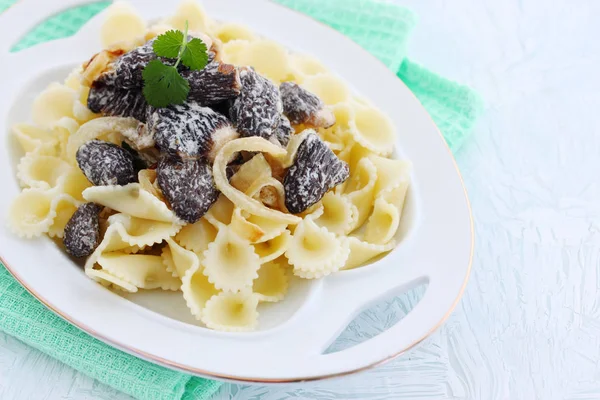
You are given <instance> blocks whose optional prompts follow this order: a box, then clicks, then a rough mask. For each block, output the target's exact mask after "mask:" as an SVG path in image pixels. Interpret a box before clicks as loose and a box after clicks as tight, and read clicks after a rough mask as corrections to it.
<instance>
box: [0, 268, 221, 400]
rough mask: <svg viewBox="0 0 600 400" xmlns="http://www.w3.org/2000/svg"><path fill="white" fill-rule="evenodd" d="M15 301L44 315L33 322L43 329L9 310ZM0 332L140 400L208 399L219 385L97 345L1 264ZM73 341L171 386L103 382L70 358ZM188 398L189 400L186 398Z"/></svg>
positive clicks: (103, 377)
mask: <svg viewBox="0 0 600 400" xmlns="http://www.w3.org/2000/svg"><path fill="white" fill-rule="evenodd" d="M15 299H19V300H20V302H25V304H27V305H26V306H25V308H26V309H27V310H28V312H29V313H30V314H34V315H42V314H44V315H45V320H44V321H43V322H42V321H39V320H38V321H35V322H39V324H40V325H43V326H44V328H43V329H42V326H40V325H37V324H36V323H32V321H31V318H29V319H27V318H25V319H23V318H22V316H21V315H20V313H18V312H16V310H14V309H11V308H9V307H10V305H11V304H15V303H14V301H15ZM21 308H23V307H21ZM0 329H1V330H2V331H3V332H5V333H6V334H8V335H10V336H12V337H14V338H15V339H17V340H19V341H21V342H23V343H25V344H26V345H28V346H31V347H33V348H35V349H37V350H39V351H41V352H42V353H44V354H47V355H48V356H50V357H52V358H54V359H56V360H58V361H60V362H62V363H64V364H65V365H68V366H69V367H71V368H73V369H75V370H77V371H80V372H82V373H84V374H85V375H87V376H89V377H91V378H93V379H97V380H98V381H100V382H103V383H104V384H106V385H108V386H111V387H113V388H114V389H117V390H119V391H121V392H124V393H127V394H128V395H130V396H133V397H135V398H138V399H140V400H144V399H146V398H147V397H148V396H151V397H152V398H154V399H165V400H167V399H168V400H171V399H180V398H185V396H187V394H188V393H193V394H194V395H195V397H192V398H193V399H195V400H200V399H208V398H209V397H210V396H212V394H214V392H215V391H216V390H217V389H218V387H219V386H220V385H221V382H217V381H211V380H207V379H203V378H198V377H193V376H190V375H186V374H184V373H181V372H178V371H173V370H170V369H167V368H165V367H162V366H159V365H156V364H152V363H150V362H148V361H145V360H142V359H139V358H137V357H135V356H132V355H130V354H127V353H125V352H123V351H121V350H119V349H117V348H114V347H112V346H109V345H107V344H105V343H103V342H100V341H99V340H97V339H95V338H94V337H92V336H90V335H89V334H87V333H86V332H84V331H82V330H80V329H79V328H78V327H76V326H74V325H71V324H70V323H69V322H68V321H66V320H64V319H62V318H61V317H60V316H59V315H57V314H55V313H54V312H52V311H51V310H49V309H48V308H46V307H45V306H44V305H43V304H42V303H40V302H39V301H38V300H37V299H36V298H35V297H33V296H32V295H31V294H30V293H29V292H28V291H27V290H26V289H25V288H24V287H23V286H21V284H20V283H19V282H18V281H17V280H16V279H15V278H14V277H13V276H12V274H10V273H9V271H8V269H6V267H5V266H4V265H3V264H2V263H0ZM58 330H60V331H62V332H63V333H64V338H65V340H61V341H60V342H57V341H56V340H54V339H53V338H52V332H53V331H58ZM73 340H75V341H77V342H80V343H85V344H86V345H88V346H90V347H89V349H90V351H91V352H93V351H95V350H98V349H100V348H101V349H102V352H103V354H104V356H105V357H107V358H114V359H120V360H121V361H122V362H127V363H128V364H130V363H131V362H135V363H139V364H138V366H139V367H140V368H150V370H147V371H149V374H151V375H153V374H157V373H162V372H164V373H166V374H167V375H168V376H169V378H168V381H170V382H171V384H170V385H169V388H165V387H161V388H157V387H151V386H148V385H144V386H143V387H142V386H140V385H138V386H136V387H134V386H132V385H131V381H130V380H127V379H125V380H122V379H106V378H107V377H106V375H103V373H105V372H106V371H98V370H95V369H94V368H91V367H90V365H89V364H86V363H82V362H81V359H79V358H76V357H73V355H72V353H71V351H68V350H66V348H65V347H64V346H68V343H69V342H71V343H72V341H73ZM142 364H144V365H146V367H143V365H142ZM201 385H205V387H206V388H207V389H206V390H200V386H201ZM166 392H168V394H167V393H166ZM204 393H206V394H204ZM188 399H191V398H190V397H188Z"/></svg>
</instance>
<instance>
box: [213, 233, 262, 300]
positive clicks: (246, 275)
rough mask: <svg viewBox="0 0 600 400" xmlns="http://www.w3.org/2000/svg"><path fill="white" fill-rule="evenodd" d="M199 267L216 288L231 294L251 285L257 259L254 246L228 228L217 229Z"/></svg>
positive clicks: (258, 261) (257, 267)
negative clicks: (214, 237) (202, 268)
mask: <svg viewBox="0 0 600 400" xmlns="http://www.w3.org/2000/svg"><path fill="white" fill-rule="evenodd" d="M202 265H203V267H204V274H205V275H206V276H208V279H209V281H210V282H211V283H213V284H214V285H215V287H216V288H217V289H221V290H226V291H232V292H235V291H238V290H242V289H244V288H250V287H251V286H252V281H253V280H254V279H256V277H257V276H258V274H257V271H258V269H259V268H260V259H259V256H258V255H257V254H256V253H255V252H254V247H252V245H251V244H250V243H249V242H248V241H247V240H244V239H242V238H240V237H239V236H238V235H237V233H236V232H235V231H233V230H232V229H231V228H229V227H228V228H222V229H220V230H219V233H218V234H217V238H216V239H215V241H214V242H213V243H211V244H209V245H208V249H207V250H206V251H205V252H204V259H203V260H202Z"/></svg>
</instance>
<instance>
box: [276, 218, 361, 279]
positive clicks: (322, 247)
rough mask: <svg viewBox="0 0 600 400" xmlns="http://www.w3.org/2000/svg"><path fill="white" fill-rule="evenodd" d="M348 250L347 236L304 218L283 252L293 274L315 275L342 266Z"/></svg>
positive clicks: (319, 275)
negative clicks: (345, 238)
mask: <svg viewBox="0 0 600 400" xmlns="http://www.w3.org/2000/svg"><path fill="white" fill-rule="evenodd" d="M349 252H350V251H349V249H348V243H347V241H346V240H343V239H340V238H337V237H336V236H335V234H333V233H331V232H329V231H328V230H327V229H326V228H320V227H319V226H317V225H316V224H315V222H314V221H313V220H312V219H311V218H306V219H304V220H303V221H302V222H301V223H300V224H298V226H297V227H296V230H295V231H294V235H293V236H292V242H291V243H290V246H289V248H288V249H287V251H286V252H285V256H286V257H287V259H288V261H289V263H290V264H291V265H292V266H293V267H294V275H296V276H299V277H301V278H305V279H316V278H320V277H323V276H326V275H329V274H331V273H332V272H335V271H337V270H339V269H340V268H341V267H343V266H344V264H345V263H346V260H347V259H348V254H349Z"/></svg>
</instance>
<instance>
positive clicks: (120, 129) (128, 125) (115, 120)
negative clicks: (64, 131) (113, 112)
mask: <svg viewBox="0 0 600 400" xmlns="http://www.w3.org/2000/svg"><path fill="white" fill-rule="evenodd" d="M139 124H140V123H139V121H137V120H136V119H134V118H122V117H102V118H96V119H93V120H91V121H89V122H86V123H85V124H83V125H81V127H80V128H79V130H78V131H77V132H76V133H75V134H74V135H71V137H69V141H68V143H67V160H68V161H69V162H70V163H71V164H73V165H77V160H76V158H75V156H76V154H77V150H79V148H80V147H81V146H82V145H83V144H84V143H86V142H89V141H91V140H94V139H99V140H105V141H109V142H111V143H114V144H118V145H120V144H121V141H122V140H123V136H126V137H134V136H136V135H137V133H136V132H137V129H138V126H139ZM115 133H116V134H117V135H114V134H115Z"/></svg>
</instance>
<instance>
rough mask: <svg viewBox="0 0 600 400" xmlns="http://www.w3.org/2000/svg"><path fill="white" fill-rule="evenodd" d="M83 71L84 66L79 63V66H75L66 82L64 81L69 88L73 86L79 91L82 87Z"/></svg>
mask: <svg viewBox="0 0 600 400" xmlns="http://www.w3.org/2000/svg"><path fill="white" fill-rule="evenodd" d="M82 73H83V66H81V65H78V66H77V67H75V68H73V70H72V71H71V72H70V73H69V75H68V76H67V77H66V78H65V82H64V84H65V86H66V87H68V88H71V89H73V90H75V91H78V90H79V89H81V86H82Z"/></svg>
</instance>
